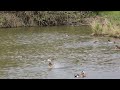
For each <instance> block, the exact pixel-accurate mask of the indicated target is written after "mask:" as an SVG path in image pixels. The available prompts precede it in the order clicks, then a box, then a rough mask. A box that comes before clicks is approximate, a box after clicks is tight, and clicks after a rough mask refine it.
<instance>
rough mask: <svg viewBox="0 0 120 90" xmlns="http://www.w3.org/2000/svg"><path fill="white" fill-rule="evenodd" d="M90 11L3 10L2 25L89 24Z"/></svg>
mask: <svg viewBox="0 0 120 90" xmlns="http://www.w3.org/2000/svg"><path fill="white" fill-rule="evenodd" d="M91 13H92V12H90V11H1V12H0V27H6V28H11V27H32V26H60V25H72V26H80V25H87V22H86V21H85V18H86V17H89V16H90V14H91Z"/></svg>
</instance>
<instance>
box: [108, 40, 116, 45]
mask: <svg viewBox="0 0 120 90" xmlns="http://www.w3.org/2000/svg"><path fill="white" fill-rule="evenodd" d="M107 41H108V43H114V44H115V41H114V42H112V41H111V40H110V39H108V40H107Z"/></svg>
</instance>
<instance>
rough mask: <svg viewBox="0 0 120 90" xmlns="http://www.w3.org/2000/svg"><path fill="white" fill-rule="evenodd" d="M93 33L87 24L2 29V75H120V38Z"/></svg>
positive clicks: (45, 77) (104, 76)
mask: <svg viewBox="0 0 120 90" xmlns="http://www.w3.org/2000/svg"><path fill="white" fill-rule="evenodd" d="M90 34H91V30H90V28H89V27H85V26H84V27H65V26H63V27H35V28H10V29H9V28H7V29H0V41H1V42H0V78H5V79H9V78H10V79H15V78H18V79H19V78H23V79H29V78H33V79H35V78H37V79H49V78H51V79H56V78H58V79H74V74H75V73H80V72H81V71H85V72H86V73H87V76H86V77H85V79H87V78H93V79H94V78H120V55H119V54H120V51H119V50H117V51H116V50H112V49H113V48H114V47H115V45H116V44H117V45H120V40H119V39H113V38H108V37H92V36H90ZM108 39H111V41H115V42H116V43H115V44H114V43H109V42H108ZM95 41H97V42H95ZM48 59H52V60H53V62H54V66H53V68H52V69H50V68H49V67H48V62H47V60H48ZM78 79H79V78H78Z"/></svg>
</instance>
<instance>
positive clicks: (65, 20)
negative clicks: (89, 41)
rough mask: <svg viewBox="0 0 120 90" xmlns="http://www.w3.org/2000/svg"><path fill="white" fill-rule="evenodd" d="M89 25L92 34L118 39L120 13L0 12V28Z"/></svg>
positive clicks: (119, 36) (119, 35)
mask: <svg viewBox="0 0 120 90" xmlns="http://www.w3.org/2000/svg"><path fill="white" fill-rule="evenodd" d="M58 25H72V26H80V25H90V26H91V28H92V30H93V34H92V35H96V36H98V35H102V36H112V37H117V38H120V30H119V28H120V11H93V12H92V11H0V27H8V28H10V27H21V26H22V27H23V26H24V27H32V26H58Z"/></svg>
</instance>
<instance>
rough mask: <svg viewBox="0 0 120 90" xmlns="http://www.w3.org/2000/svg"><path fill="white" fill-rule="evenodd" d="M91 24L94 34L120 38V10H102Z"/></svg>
mask: <svg viewBox="0 0 120 90" xmlns="http://www.w3.org/2000/svg"><path fill="white" fill-rule="evenodd" d="M90 25H91V27H92V30H93V35H104V36H105V35H107V36H110V37H117V38H120V11H101V12H99V15H98V16H97V17H95V18H94V19H93V21H92V22H91V23H90Z"/></svg>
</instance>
